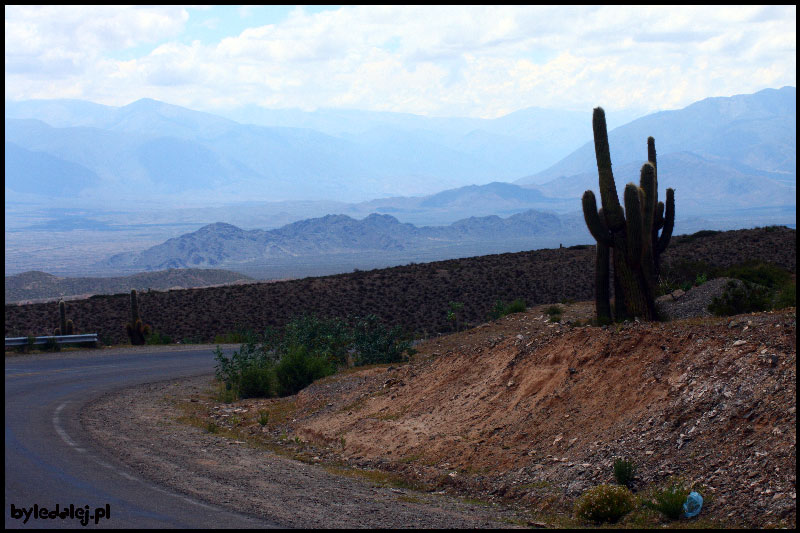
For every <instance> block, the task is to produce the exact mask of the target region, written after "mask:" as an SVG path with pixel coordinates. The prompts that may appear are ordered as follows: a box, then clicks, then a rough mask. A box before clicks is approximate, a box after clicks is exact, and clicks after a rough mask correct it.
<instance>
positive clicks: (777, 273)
mask: <svg viewBox="0 0 800 533" xmlns="http://www.w3.org/2000/svg"><path fill="white" fill-rule="evenodd" d="M721 275H722V276H724V277H726V278H736V279H740V280H742V281H748V282H750V283H755V284H757V285H762V286H764V287H769V288H770V289H776V288H778V287H780V286H782V285H785V284H786V283H789V282H791V280H792V274H791V273H790V272H788V271H786V270H784V269H782V268H781V267H779V266H777V265H774V264H772V263H764V262H763V261H746V262H744V263H739V264H738V265H734V266H732V267H730V268H727V269H726V270H724V271H723V272H722V274H721Z"/></svg>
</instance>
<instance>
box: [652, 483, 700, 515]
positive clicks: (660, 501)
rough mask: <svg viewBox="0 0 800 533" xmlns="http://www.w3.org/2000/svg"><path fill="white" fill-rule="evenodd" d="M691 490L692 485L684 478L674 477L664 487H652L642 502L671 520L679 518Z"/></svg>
mask: <svg viewBox="0 0 800 533" xmlns="http://www.w3.org/2000/svg"><path fill="white" fill-rule="evenodd" d="M690 492H691V487H689V486H687V484H686V482H685V481H684V480H683V479H681V478H678V477H673V478H670V479H669V480H668V481H667V483H666V485H664V486H663V487H659V488H656V489H652V490H651V491H650V493H649V494H648V495H647V496H646V497H645V499H644V501H643V502H642V504H643V505H644V506H645V507H647V508H648V509H653V510H654V511H658V512H659V513H661V514H663V515H664V516H665V517H667V518H668V519H670V520H677V519H678V518H680V517H681V515H682V514H683V504H684V503H685V502H686V498H687V497H688V496H689V493H690Z"/></svg>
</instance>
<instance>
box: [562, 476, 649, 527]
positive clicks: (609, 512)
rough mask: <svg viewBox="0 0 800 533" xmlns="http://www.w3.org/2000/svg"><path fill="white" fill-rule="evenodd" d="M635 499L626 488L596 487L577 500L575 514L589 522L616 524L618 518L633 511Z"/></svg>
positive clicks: (612, 486) (613, 486)
mask: <svg viewBox="0 0 800 533" xmlns="http://www.w3.org/2000/svg"><path fill="white" fill-rule="evenodd" d="M635 507H636V497H635V496H634V495H633V493H632V492H631V491H630V489H628V488H627V487H621V486H619V485H598V486H597V487H593V488H591V489H589V490H587V491H586V492H584V493H583V495H582V496H581V497H580V498H578V501H577V502H576V503H575V514H576V516H578V518H582V519H584V520H588V521H590V522H595V523H602V522H611V523H615V522H618V521H619V519H620V518H622V517H623V516H625V515H626V514H628V513H630V512H631V511H633V509H634V508H635Z"/></svg>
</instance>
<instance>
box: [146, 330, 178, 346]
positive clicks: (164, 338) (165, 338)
mask: <svg viewBox="0 0 800 533" xmlns="http://www.w3.org/2000/svg"><path fill="white" fill-rule="evenodd" d="M145 344H151V345H156V344H172V337H170V336H169V335H166V334H164V333H160V332H158V331H153V333H151V334H150V335H148V336H147V337H146V338H145Z"/></svg>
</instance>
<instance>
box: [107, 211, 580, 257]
mask: <svg viewBox="0 0 800 533" xmlns="http://www.w3.org/2000/svg"><path fill="white" fill-rule="evenodd" d="M580 224H582V219H581V218H580V217H579V216H576V215H569V216H559V215H555V214H551V213H545V212H539V211H534V210H530V211H526V212H524V213H520V214H516V215H513V216H511V217H508V218H505V219H504V218H500V217H497V216H489V217H471V218H468V219H463V220H459V221H456V222H455V223H453V224H450V225H449V226H422V227H417V226H414V225H412V224H408V223H401V222H399V221H398V220H397V219H396V218H394V217H392V216H390V215H379V214H371V215H369V216H368V217H366V218H364V219H363V220H356V219H353V218H351V217H349V216H346V215H328V216H325V217H320V218H313V219H308V220H302V221H298V222H295V223H292V224H288V225H286V226H284V227H282V228H278V229H275V230H269V231H264V230H250V231H245V230H242V229H240V228H238V227H236V226H233V225H231V224H225V223H215V224H210V225H208V226H204V227H203V228H201V229H199V230H197V231H195V232H192V233H188V234H185V235H181V236H180V237H176V238H174V239H169V240H168V241H166V242H164V243H163V244H160V245H157V246H153V247H151V248H148V249H147V250H144V251H142V252H138V253H136V252H130V253H123V254H116V255H114V256H112V257H110V258H109V259H107V260H105V261H103V262H101V263H100V264H99V265H98V266H100V267H103V268H109V269H139V270H153V269H163V268H186V267H208V266H226V267H228V268H230V267H232V266H235V265H241V264H243V263H248V262H253V261H260V260H265V259H274V258H286V257H303V256H324V255H329V254H352V253H362V252H375V253H384V252H411V251H414V250H420V249H426V248H435V247H441V246H445V245H452V244H463V243H466V242H480V241H503V240H514V239H519V238H527V237H531V236H538V237H542V236H553V237H557V236H558V235H567V234H570V235H574V234H575V232H576V231H578V232H580V231H582V232H583V233H586V234H587V235H588V233H587V232H586V230H585V228H581V227H580Z"/></svg>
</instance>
